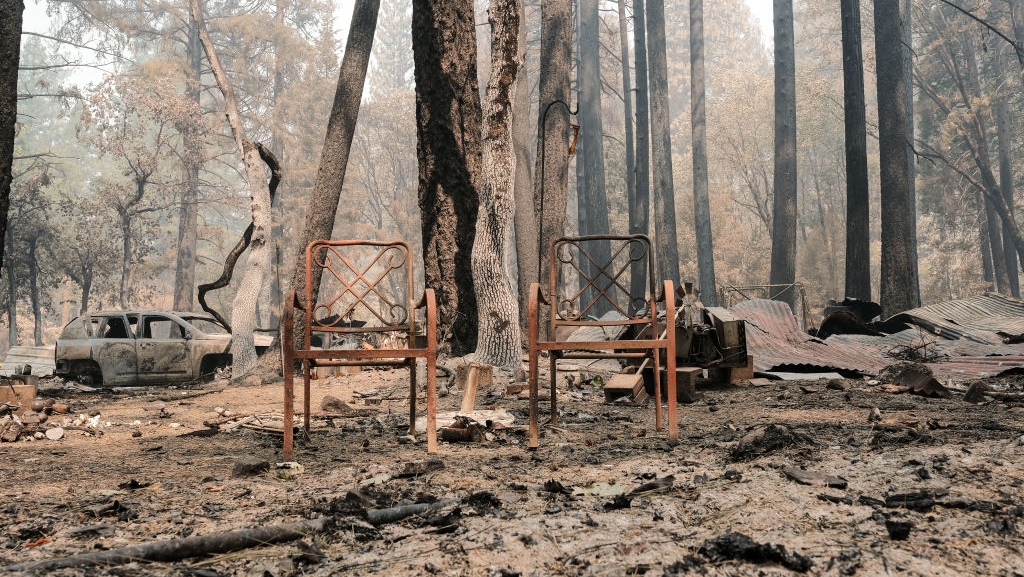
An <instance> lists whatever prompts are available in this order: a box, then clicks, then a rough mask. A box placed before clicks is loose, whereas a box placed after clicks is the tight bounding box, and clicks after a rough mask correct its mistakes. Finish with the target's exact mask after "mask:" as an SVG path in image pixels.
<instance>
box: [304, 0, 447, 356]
mask: <svg viewBox="0 0 1024 577" xmlns="http://www.w3.org/2000/svg"><path fill="white" fill-rule="evenodd" d="M379 9H380V0H357V1H356V3H355V7H354V8H353V9H352V23H351V25H350V27H349V34H348V41H347V43H346V44H345V56H344V58H343V59H342V61H341V69H340V70H339V72H338V84H337V87H336V88H335V91H334V103H333V105H332V106H331V116H330V118H328V120H327V134H326V136H325V137H324V146H323V150H322V151H321V153H320V167H319V169H318V170H317V173H316V181H315V182H314V183H313V192H312V196H311V197H310V199H309V206H308V207H307V208H306V223H305V226H304V227H303V229H302V238H301V239H300V240H299V246H298V254H297V255H296V258H295V260H294V263H295V266H294V268H293V269H292V282H291V288H292V289H294V290H295V294H298V295H303V294H305V291H306V247H307V246H308V245H309V243H310V242H312V241H314V240H317V239H326V238H331V233H332V232H333V230H334V220H335V217H336V216H337V213H338V203H339V202H340V201H341V190H342V187H343V186H344V184H345V171H346V169H347V168H348V157H349V152H350V151H351V149H352V136H353V135H354V134H355V130H356V120H358V116H359V103H360V101H361V100H362V94H363V85H364V84H365V82H366V68H367V66H368V64H369V62H370V52H371V51H372V48H373V36H374V34H375V33H376V30H377V13H378V11H379ZM312 272H313V277H312V279H311V285H312V286H311V288H312V294H313V295H314V296H315V295H317V294H318V293H319V292H320V276H321V274H322V272H323V271H322V270H320V267H313V271H312ZM427 286H431V285H430V284H429V283H428V284H427ZM301 312H302V311H296V314H297V315H300V314H301ZM296 322H297V323H298V322H300V319H298V318H297V319H296ZM295 338H296V340H297V341H298V340H301V339H302V334H301V332H296V334H295ZM298 344H299V345H300V346H303V345H302V344H301V343H298Z"/></svg>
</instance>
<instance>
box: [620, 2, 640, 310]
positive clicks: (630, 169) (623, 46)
mask: <svg viewBox="0 0 1024 577" xmlns="http://www.w3.org/2000/svg"><path fill="white" fill-rule="evenodd" d="M618 10H619V57H620V58H621V60H622V94H623V97H622V108H623V114H624V116H625V118H624V119H623V124H624V126H625V138H626V206H627V207H628V209H627V210H629V211H630V213H632V207H633V205H634V204H635V203H636V179H635V178H634V176H633V175H634V174H635V173H636V141H635V139H634V135H633V83H632V80H631V79H630V75H629V23H628V22H627V20H626V0H619V6H618ZM629 220H630V223H632V221H633V215H632V214H629ZM632 229H633V227H632V225H631V226H630V233H632V234H635V233H633V230H632ZM629 274H630V288H629V293H630V295H632V297H633V300H634V302H635V301H636V299H641V300H643V298H644V294H645V292H646V291H645V290H644V283H643V280H644V278H645V277H644V274H645V271H644V268H643V265H642V264H641V263H639V262H634V263H633V265H632V268H631V269H630V273H629ZM637 277H639V280H640V282H639V283H637V280H638V279H637Z"/></svg>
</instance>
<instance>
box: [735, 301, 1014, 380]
mask: <svg viewBox="0 0 1024 577" xmlns="http://www.w3.org/2000/svg"><path fill="white" fill-rule="evenodd" d="M965 301H967V302H962V301H953V303H952V304H951V303H940V304H939V305H930V306H928V307H922V308H921V309H915V311H908V312H907V313H902V314H901V315H897V316H902V317H905V318H904V319H901V320H903V322H911V321H912V320H914V319H918V318H927V319H929V320H928V321H923V322H926V324H927V326H925V327H918V328H910V329H906V330H903V331H900V332H898V333H894V334H891V335H886V336H870V335H835V336H831V337H829V338H828V339H827V340H825V341H822V340H820V339H817V338H815V337H812V336H810V335H808V334H807V333H804V332H803V331H801V330H800V329H799V327H798V326H797V323H796V317H795V316H793V313H792V311H791V310H790V308H789V306H788V305H787V304H785V303H782V302H779V301H769V300H750V301H744V302H742V303H739V304H737V305H735V306H733V307H732V308H730V309H729V311H730V312H732V313H733V314H734V315H736V316H737V317H739V318H742V319H744V320H745V321H746V322H747V328H746V332H747V350H748V352H749V353H750V354H751V355H753V356H754V370H755V371H758V372H767V371H771V370H781V369H788V370H801V369H803V370H812V371H815V372H817V371H820V369H838V370H845V371H856V372H859V373H863V374H867V375H875V374H878V372H879V371H880V370H881V369H882V368H884V367H885V366H887V365H890V364H893V363H895V362H897V359H895V358H893V357H892V356H891V353H892V352H894V351H896V350H899V349H900V348H901V347H921V346H923V345H925V344H929V346H931V347H933V350H934V352H935V353H937V354H940V355H943V356H945V357H946V359H945V360H943V361H942V362H934V363H927V364H928V366H929V367H931V369H932V371H933V373H934V374H935V376H936V377H937V378H939V379H949V378H951V379H953V380H964V379H972V378H979V377H988V376H996V375H1000V374H1004V373H1008V372H1024V345H1020V344H1017V345H1006V344H1003V343H1002V338H1001V337H998V335H996V334H995V331H998V330H1003V331H1006V332H1008V333H1016V332H1024V306H1022V305H1021V303H1020V302H1019V301H1014V300H1012V299H1006V298H1005V297H999V296H998V295H983V297H976V298H973V299H965ZM986 311H987V312H986ZM985 314H991V315H993V318H989V319H988V320H986V317H985V316H984V315H985ZM1007 315H1010V316H1009V318H1007ZM1013 315H1020V318H1014V316H1013ZM943 316H948V317H950V318H949V319H945V321H944V323H945V324H944V325H941V326H940V325H939V324H937V323H938V322H939V319H940V318H941V317H943ZM1017 323H1020V324H1019V325H1018V324H1017ZM936 326H938V327H940V329H941V332H942V333H943V334H949V335H953V334H957V332H958V331H959V333H963V334H966V333H967V332H968V331H970V334H971V335H972V336H973V338H970V339H968V338H958V339H956V340H951V339H945V338H940V337H938V336H936V335H935V334H934V333H933V331H932V328H933V327H936ZM1018 326H1019V327H1020V329H1021V330H1017V328H1016V327H1018ZM967 327H971V328H967ZM983 327H987V332H988V333H989V335H992V336H988V335H986V334H985V333H986V330H984V329H983ZM953 329H956V330H953ZM995 337H998V340H996V338H995Z"/></svg>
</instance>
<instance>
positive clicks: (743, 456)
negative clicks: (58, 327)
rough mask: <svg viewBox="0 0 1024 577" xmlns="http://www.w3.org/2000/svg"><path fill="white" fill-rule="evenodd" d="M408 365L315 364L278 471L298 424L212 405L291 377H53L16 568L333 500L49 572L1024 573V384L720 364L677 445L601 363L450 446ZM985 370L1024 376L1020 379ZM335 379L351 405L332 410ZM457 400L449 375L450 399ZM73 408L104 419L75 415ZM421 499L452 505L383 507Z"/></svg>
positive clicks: (35, 447)
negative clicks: (624, 395) (340, 367)
mask: <svg viewBox="0 0 1024 577" xmlns="http://www.w3.org/2000/svg"><path fill="white" fill-rule="evenodd" d="M420 370H421V371H422V370H423V368H422V366H421V368H420ZM407 374H408V373H407V372H406V371H404V370H396V371H373V370H370V371H364V372H361V373H357V374H352V375H341V376H335V377H329V378H325V379H321V380H319V381H314V389H313V393H312V395H311V397H312V402H313V407H314V410H313V415H314V417H315V418H314V421H313V429H312V432H311V435H310V437H309V438H308V439H304V438H301V437H299V438H298V439H297V450H296V461H297V462H298V463H299V464H300V465H301V467H302V468H301V469H278V468H277V465H276V464H277V463H278V462H280V461H281V460H282V458H281V446H282V440H281V435H280V434H279V433H273V432H266V431H261V430H254V429H252V428H246V427H237V428H235V429H233V430H230V431H228V430H220V429H218V428H211V427H207V426H205V425H204V422H206V421H217V420H220V421H224V418H223V417H222V416H221V415H220V414H219V413H218V412H215V409H217V408H220V409H226V410H229V411H232V412H233V413H234V415H233V416H235V417H238V416H247V415H254V414H255V415H268V414H272V413H280V411H281V410H282V408H281V403H282V385H281V383H280V382H279V381H275V382H269V383H261V384H250V385H247V386H231V385H227V384H226V383H225V382H214V383H210V384H207V385H204V386H202V387H200V388H197V389H182V388H177V389H174V388H144V389H142V388H140V389H133V390H124V389H119V390H115V391H94V392H80V391H76V390H75V389H73V388H69V387H67V386H65V385H64V384H63V383H61V382H60V381H58V380H49V381H44V382H43V384H42V385H41V387H40V392H39V396H40V398H54V399H56V400H57V401H58V403H66V404H68V405H69V406H70V414H69V415H66V416H63V415H51V416H50V421H49V423H50V424H52V423H54V422H59V423H64V424H70V425H71V427H72V428H69V429H68V430H66V433H65V436H64V438H62V439H60V440H56V441H53V440H48V439H42V440H33V441H25V440H22V441H19V442H15V443H2V444H0V463H2V464H0V470H2V477H0V478H2V481H0V492H2V495H3V500H2V503H0V512H2V515H3V519H4V523H3V524H2V525H0V566H12V565H17V564H24V563H31V562H35V561H41V560H47V559H54V558H59V557H65V556H70V555H77V554H83V553H96V552H102V551H106V550H111V549H115V548H118V547H124V546H128V545H139V544H145V543H152V542H158V541H165V540H170V539H177V538H184V537H190V536H191V537H196V536H208V535H213V534H216V533H222V532H229V531H237V530H246V529H251V528H254V527H270V526H276V525H280V524H284V523H289V522H296V521H302V520H308V519H321V518H329V519H332V520H333V521H334V524H333V525H332V526H330V527H329V528H328V529H327V530H325V531H321V532H317V533H315V534H310V535H307V536H306V537H305V538H303V539H299V540H291V541H286V542H283V543H278V544H270V545H266V546H262V547H252V548H247V549H244V550H241V551H237V552H232V553H222V554H216V555H211V556H203V557H188V558H184V559H181V560H179V561H168V562H159V563H150V562H144V561H136V562H132V563H128V564H122V565H116V566H113V565H107V566H100V567H91V568H71V569H48V570H45V571H41V573H46V574H51V575H194V576H204V577H205V576H213V575H252V576H275V577H276V576H288V575H460V576H461V575H482V576H505V577H507V576H513V575H524V576H526V575H531V576H532V575H682V574H695V575H789V574H793V573H804V574H808V575H999V576H1006V577H1009V576H1020V575H1024V540H1022V539H1021V530H1022V529H1024V517H1022V515H1024V512H1022V511H1024V487H1022V485H1024V459H1022V456H1024V404H1021V403H1013V402H1007V401H1005V400H992V399H990V400H985V401H983V402H981V403H978V404H972V403H967V402H965V401H964V399H963V396H962V395H959V394H954V395H953V397H952V398H949V399H940V398H926V397H922V396H917V395H911V394H908V393H905V392H894V391H896V389H894V388H893V387H891V386H886V384H885V383H877V382H869V381H868V380H867V379H845V380H840V381H788V382H782V381H775V382H772V383H762V384H760V385H755V384H749V383H744V384H738V385H712V384H708V383H702V384H701V386H700V388H699V390H700V391H701V392H702V393H703V395H704V397H703V399H702V400H700V401H698V402H696V403H693V404H688V405H680V407H679V421H680V442H679V443H678V444H677V445H675V446H673V445H672V444H670V443H668V441H667V436H666V434H665V431H656V430H655V427H654V408H653V404H652V403H651V401H648V402H647V404H646V405H644V406H636V405H632V404H623V403H610V404H609V403H605V402H604V397H603V394H602V392H601V390H600V389H599V388H598V387H596V386H595V385H594V383H593V382H592V381H590V379H589V378H588V377H589V376H591V375H589V374H587V373H584V374H582V375H574V376H575V377H577V378H576V379H575V384H576V385H577V386H575V387H574V388H573V390H568V388H567V387H566V385H565V383H564V382H561V381H560V383H559V387H560V398H561V399H562V400H561V401H560V404H559V413H560V419H559V424H558V425H557V426H548V427H545V428H544V429H542V438H541V446H540V448H539V449H537V450H535V451H531V450H528V449H527V446H526V435H525V430H524V428H523V425H525V424H526V415H527V401H526V399H525V398H524V397H523V396H522V395H520V394H506V385H507V384H508V381H509V379H508V378H507V377H505V376H502V375H496V378H495V380H494V383H493V385H491V386H490V387H485V388H482V389H481V390H480V391H479V394H478V396H477V399H478V401H477V407H478V408H491V409H502V410H504V411H507V412H508V413H511V414H512V415H513V416H514V417H516V420H515V423H514V424H512V425H511V426H509V427H508V428H505V429H500V428H497V429H494V430H490V431H487V432H486V433H487V434H486V435H485V440H484V442H481V443H467V442H462V443H448V442H442V443H441V444H440V450H439V452H438V453H436V454H433V455H431V454H428V453H427V452H426V444H425V442H424V436H423V435H420V436H419V439H418V442H417V443H415V444H413V443H410V442H409V439H408V438H407V433H408V430H407V427H408V416H407V411H408V405H407V403H406V402H405V401H403V400H398V399H400V398H401V397H402V396H403V395H404V394H407V392H406V391H407V384H406V383H407V382H408V381H407ZM420 382H423V381H422V380H421V381H420ZM987 382H988V383H989V384H990V385H991V386H992V387H993V388H995V389H998V390H1001V391H1009V392H1018V393H1019V392H1022V391H1024V379H1022V378H1021V377H1006V378H992V379H989V380H988V381H987ZM300 383H301V381H300ZM447 383H448V379H447V378H444V377H440V378H439V385H440V386H442V387H443V386H445V385H446V384H447ZM367 394H368V395H369V396H371V397H376V398H380V399H383V400H381V401H380V404H366V402H365V401H364V400H362V398H361V397H362V396H366V395H367ZM326 395H330V396H333V397H336V398H337V399H340V400H341V401H344V402H345V403H347V404H348V405H349V406H351V407H352V409H354V410H353V411H351V413H352V414H351V416H335V417H332V418H330V419H325V418H318V417H317V415H319V414H322V413H323V411H322V410H321V409H320V404H321V401H322V400H323V397H324V396H326ZM389 398H394V399H395V400H389ZM461 401H462V395H461V393H460V392H458V391H452V392H451V394H449V395H447V396H444V397H442V398H440V399H439V411H441V412H445V411H454V410H456V409H457V408H458V407H459V405H460V403H461ZM876 408H877V409H878V411H877V413H878V414H880V417H881V420H880V421H879V420H874V421H873V420H871V419H870V415H871V413H872V412H873V409H876ZM541 409H542V414H543V416H544V418H547V416H548V407H547V405H546V404H543V403H542V405H541ZM334 413H338V409H335V410H334ZM78 415H84V416H85V417H86V419H88V418H89V417H92V418H93V420H96V421H97V423H96V425H97V427H96V428H95V429H90V428H89V424H88V422H85V423H80V424H79V427H80V429H75V428H73V427H74V424H73V422H74V419H76V418H78V419H80V418H81V417H78ZM96 415H98V416H99V418H98V420H97V419H96V418H95V416H96ZM229 416H231V415H229ZM231 422H237V421H230V422H229V424H230V423H231ZM256 422H257V421H253V422H252V423H250V424H249V425H250V426H251V425H253V424H255V423H256ZM44 428H45V427H44ZM260 461H265V462H269V463H270V464H271V465H270V467H271V468H270V470H269V471H265V470H261V469H260V468H259V467H258V463H259V462H260ZM247 467H249V468H252V467H255V468H256V471H255V474H251V473H252V472H249V473H247V472H246V471H244V470H243V469H246V468H247ZM787 471H788V473H787ZM794 477H798V478H801V479H803V481H804V482H803V483H801V482H798V481H797V480H795V479H794ZM804 483H810V484H804ZM412 503H433V504H434V506H433V507H432V508H428V510H427V511H425V512H423V513H422V514H420V515H414V516H410V517H406V518H404V519H399V520H394V521H390V522H381V523H379V524H377V525H375V524H371V523H370V522H369V521H368V519H374V518H373V517H372V516H371V515H372V513H373V512H374V511H376V510H379V509H385V508H391V507H396V506H401V505H407V504H412ZM18 572H23V571H15V572H13V573H15V574H16V573H18ZM0 574H3V571H0Z"/></svg>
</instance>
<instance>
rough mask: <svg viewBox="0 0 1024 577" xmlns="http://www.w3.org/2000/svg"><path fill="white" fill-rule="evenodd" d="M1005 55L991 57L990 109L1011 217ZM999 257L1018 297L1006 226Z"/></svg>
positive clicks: (1013, 254)
mask: <svg viewBox="0 0 1024 577" xmlns="http://www.w3.org/2000/svg"><path fill="white" fill-rule="evenodd" d="M1005 58H1006V55H1005V54H1004V53H1003V52H1002V51H998V53H997V54H996V57H995V58H993V70H994V74H995V77H996V81H997V82H998V84H999V86H1000V90H999V91H998V92H997V93H996V95H995V101H994V102H993V107H994V108H995V112H996V146H997V147H998V149H999V152H998V154H999V190H1000V191H1002V193H1003V200H1004V201H1005V202H1006V205H1007V208H1008V209H1009V211H1010V215H1011V216H1012V215H1013V204H1014V202H1013V166H1012V164H1011V146H1013V144H1012V142H1013V136H1012V132H1013V129H1012V127H1011V126H1010V113H1009V106H1008V105H1007V103H1006V92H1005V87H1006V86H1007V85H1008V83H1009V78H1008V77H1007V75H1006V73H1005V70H1006V66H1005V63H1004V62H1003V60H1004V59H1005ZM1002 233H1003V257H1004V258H1005V259H1006V276H1007V280H1008V281H1009V288H1010V294H1011V295H1012V296H1014V297H1017V298H1020V278H1019V273H1018V268H1017V251H1016V250H1014V246H1013V241H1012V240H1011V239H1010V236H1011V232H1010V227H1009V226H1008V225H1007V223H1005V222H1004V223H1003V229H1002Z"/></svg>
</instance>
